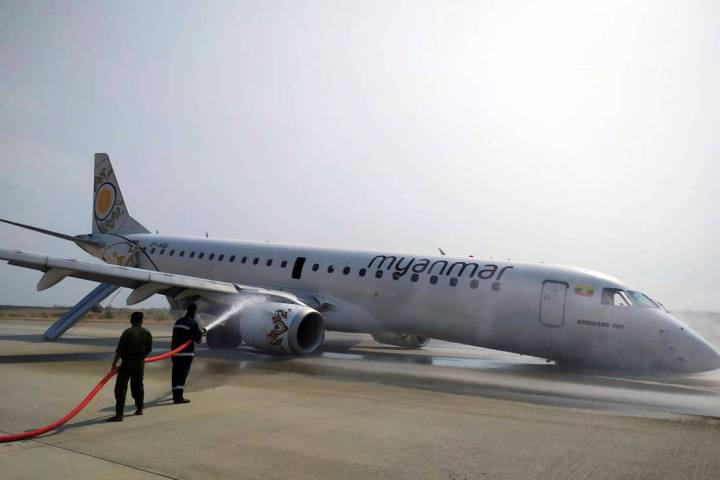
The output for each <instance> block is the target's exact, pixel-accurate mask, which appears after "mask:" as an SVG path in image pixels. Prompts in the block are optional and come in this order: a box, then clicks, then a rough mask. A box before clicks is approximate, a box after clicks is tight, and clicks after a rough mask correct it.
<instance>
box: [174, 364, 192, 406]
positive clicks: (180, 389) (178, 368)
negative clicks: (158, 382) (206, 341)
mask: <svg viewBox="0 0 720 480" xmlns="http://www.w3.org/2000/svg"><path fill="white" fill-rule="evenodd" d="M192 361H193V357H178V356H175V357H172V392H173V399H174V400H177V399H180V398H183V393H184V392H185V380H186V379H187V376H188V374H189V373H190V365H192Z"/></svg>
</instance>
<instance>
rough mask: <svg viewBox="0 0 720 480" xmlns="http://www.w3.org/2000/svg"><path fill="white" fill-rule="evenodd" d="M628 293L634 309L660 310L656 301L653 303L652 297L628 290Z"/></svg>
mask: <svg viewBox="0 0 720 480" xmlns="http://www.w3.org/2000/svg"><path fill="white" fill-rule="evenodd" d="M627 293H628V295H629V296H630V300H631V301H632V304H633V307H642V308H660V307H659V305H658V304H657V303H656V302H655V301H653V300H652V299H651V298H650V297H648V296H647V295H645V294H644V293H640V292H634V291H632V290H628V291H627Z"/></svg>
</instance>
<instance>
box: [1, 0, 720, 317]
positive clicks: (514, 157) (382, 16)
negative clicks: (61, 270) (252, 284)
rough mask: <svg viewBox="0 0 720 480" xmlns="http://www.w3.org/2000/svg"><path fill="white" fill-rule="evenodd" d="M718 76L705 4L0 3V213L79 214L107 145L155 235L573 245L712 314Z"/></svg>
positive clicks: (76, 221) (44, 300) (526, 252)
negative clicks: (97, 158)
mask: <svg viewBox="0 0 720 480" xmlns="http://www.w3.org/2000/svg"><path fill="white" fill-rule="evenodd" d="M718 86H720V2H718V1H717V0H710V1H705V2H702V1H685V2H677V1H667V2H661V1H657V0H647V1H626V0H623V1H607V0H602V1H597V2H578V1H564V2H552V1H545V2H535V1H528V2H522V1H512V2H508V1H481V0H478V1H471V2H440V1H436V2H420V1H407V2H401V1H395V2H393V1H378V2H371V1H355V2H344V1H309V2H303V1H284V2H283V1H255V2H240V1H232V2H213V1H203V2H199V1H198V2H177V1H172V2H161V1H153V2H144V1H143V2H137V3H132V2H126V1H123V2H112V3H111V2H72V1H65V2H48V3H45V2H29V1H19V2H7V1H4V0H0V162H2V163H1V165H0V166H2V173H1V174H0V217H2V218H11V219H15V220H17V221H20V222H26V223H31V224H35V225H40V226H44V227H46V228H49V229H54V230H59V231H63V232H66V233H71V234H78V233H87V232H89V231H90V229H91V224H90V221H91V211H92V169H93V153H94V152H97V151H105V152H107V153H109V154H110V157H111V159H112V160H113V163H114V166H115V171H116V173H117V175H118V178H119V180H120V183H121V186H122V189H123V193H124V196H125V200H126V201H127V203H128V205H129V207H130V211H131V213H132V215H133V216H134V217H135V218H137V219H138V220H139V221H140V222H142V223H143V224H144V225H146V226H147V227H148V228H150V229H152V230H156V229H159V230H160V232H161V233H177V234H190V235H203V234H204V232H205V231H208V232H209V233H210V235H211V236H217V237H231V238H238V239H245V240H272V241H277V242H283V243H301V244H315V245H325V246H336V247H354V248H365V249H380V250H391V251H400V252H403V251H405V252H414V253H415V252H417V253H420V252H424V253H426V254H433V253H435V252H436V251H437V250H436V248H437V247H438V246H441V247H443V248H444V249H445V250H446V251H447V252H448V253H449V254H456V255H467V254H474V255H476V256H479V257H490V256H492V257H494V258H503V259H504V258H511V259H513V260H543V261H546V262H555V263H565V264H573V265H580V266H584V267H588V268H592V269H596V270H600V271H603V272H606V273H609V274H611V275H614V276H617V277H620V278H621V279H623V280H625V281H626V282H628V283H629V284H630V285H632V286H633V287H635V288H638V289H641V290H643V291H646V292H647V293H648V294H649V295H651V296H654V297H657V298H658V299H659V300H661V301H663V302H664V303H665V304H666V305H667V306H668V307H670V308H676V309H680V308H692V309H714V310H720V294H719V293H718V289H719V288H720V269H719V268H718V258H719V257H720V218H719V216H718V203H719V202H718V201H719V200H720V166H719V164H718V160H719V159H720V135H719V132H720V88H718ZM0 248H22V249H25V250H31V251H39V252H44V253H49V254H55V255H64V256H74V257H77V258H89V257H88V256H87V255H86V254H85V253H83V252H82V251H81V250H79V249H78V248H77V247H75V246H74V245H72V244H69V243H66V242H63V241H59V240H53V239H49V238H44V237H42V236H40V235H38V234H34V233H31V232H26V231H22V230H18V229H15V228H11V227H9V226H5V225H2V226H0ZM39 277H40V274H39V273H38V272H34V271H24V270H22V269H18V268H15V267H9V266H7V265H5V264H4V263H3V264H2V265H0V304H5V303H20V304H37V305H52V304H72V303H75V301H76V300H78V299H79V298H80V297H81V296H82V295H84V294H85V293H87V292H88V291H89V290H90V289H91V288H92V287H93V286H94V284H91V283H89V282H84V281H79V280H73V279H70V280H66V281H64V282H63V283H61V284H60V285H59V286H57V287H54V288H53V289H50V290H48V291H46V292H42V293H37V292H36V291H35V284H36V283H37V280H38V279H39ZM114 303H115V304H117V305H121V304H124V300H123V301H121V300H120V297H119V298H118V299H117V300H116V301H115V302H114ZM152 303H153V304H156V305H161V304H163V302H161V301H159V300H154V301H152Z"/></svg>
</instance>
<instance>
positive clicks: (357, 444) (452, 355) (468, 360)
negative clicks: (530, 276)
mask: <svg viewBox="0 0 720 480" xmlns="http://www.w3.org/2000/svg"><path fill="white" fill-rule="evenodd" d="M46 327H47V323H45V322H39V321H0V380H1V383H0V388H1V389H2V394H1V395H0V431H2V432H4V433H10V432H17V431H22V430H25V429H30V428H32V427H36V426H40V425H44V424H46V423H50V422H51V421H53V420H55V419H57V418H59V417H60V416H61V415H64V414H65V413H66V412H67V411H68V410H70V408H72V407H73V406H74V405H75V404H76V403H77V402H78V401H80V400H81V399H82V398H83V397H84V396H85V394H86V393H87V392H88V391H89V390H90V389H91V388H92V387H93V386H94V385H95V383H96V382H97V381H98V380H99V378H100V377H101V376H102V375H104V374H105V373H106V372H107V370H108V369H109V366H110V362H111V360H112V357H113V350H114V346H115V343H116V340H117V337H118V335H119V333H120V332H121V331H122V329H123V328H124V327H125V325H123V324H117V323H114V324H104V323H84V324H82V325H81V326H80V327H78V328H75V329H74V330H73V331H71V332H70V333H69V334H67V335H66V336H65V337H64V338H63V339H61V340H60V341H58V342H54V343H45V342H43V341H42V340H41V335H42V332H43V331H44V330H45V328H46ZM148 327H149V328H150V329H151V330H152V331H153V333H154V335H155V338H156V349H157V351H164V350H167V348H168V346H169V334H170V327H169V325H162V326H160V325H148ZM698 329H699V330H701V333H703V334H706V335H708V333H707V332H703V331H702V329H701V328H698ZM711 333H713V332H711ZM709 339H710V340H711V341H713V340H717V338H716V337H713V335H712V334H711V335H709ZM169 379H170V368H169V362H167V361H166V362H162V363H158V364H153V365H150V366H148V367H147V369H146V373H145V388H146V402H147V409H146V414H145V415H144V416H143V417H133V416H129V417H126V419H125V421H124V422H123V423H117V424H106V423H104V419H105V418H107V417H108V416H110V415H111V414H112V413H113V410H114V400H113V394H112V385H108V386H107V387H106V388H105V389H104V390H103V391H102V392H101V393H100V394H99V395H98V397H96V399H95V400H94V401H93V402H92V403H91V404H90V405H89V406H88V408H87V409H86V410H85V411H83V412H81V413H80V414H79V415H78V416H77V417H76V418H75V419H73V420H72V421H71V422H70V423H69V424H67V425H66V426H64V427H62V428H61V429H60V430H59V431H57V432H55V433H52V434H47V435H45V436H43V437H40V438H38V439H37V440H32V441H26V442H19V443H14V444H3V445H0V477H2V478H3V479H16V478H17V479H25V478H28V479H29V478H49V477H59V478H62V477H65V476H67V477H69V478H114V477H120V476H122V477H123V478H124V479H132V478H147V479H151V478H247V479H275V478H277V479H289V478H293V479H295V478H313V479H315V478H333V479H336V478H358V479H360V478H362V479H365V478H383V479H385V478H393V479H394V478H398V479H405V478H407V479H418V478H428V479H448V480H450V479H458V480H459V479H475V478H480V479H495V478H497V479H526V478H537V479H580V478H588V479H619V478H628V479H629V478H632V479H657V478H668V479H681V478H691V479H717V478H718V477H719V476H720V441H719V440H720V421H719V418H720V371H718V372H710V373H705V374H699V375H690V376H675V377H650V376H617V375H610V374H608V373H603V372H584V373H580V372H572V371H564V370H562V369H560V368H559V367H557V366H555V365H547V364H545V363H544V361H542V360H540V359H536V358H532V357H523V356H520V355H515V354H507V353H502V352H496V351H491V350H486V349H481V348H473V347H465V346H461V345H456V344H450V343H445V342H439V341H433V342H431V344H430V345H429V347H428V348H426V349H424V350H413V351H410V350H403V349H400V348H396V347H391V346H383V345H380V344H377V343H375V342H373V341H372V339H371V337H369V336H367V335H350V334H340V333H329V334H328V337H327V340H326V345H325V348H324V352H323V353H322V354H321V355H317V356H311V357H304V358H290V357H275V356H269V355H265V354H261V353H257V352H254V351H253V350H251V349H249V348H246V347H241V348H239V349H237V350H236V351H233V352H226V353H222V354H220V353H216V352H210V351H208V350H206V349H204V348H201V350H200V352H199V353H198V355H197V357H196V361H195V363H194V365H193V369H192V372H191V376H190V380H189V385H188V391H187V396H188V397H189V398H191V399H192V403H191V404H189V405H172V403H171V400H170V398H171V397H170V380H169ZM128 397H129V396H128ZM128 404H129V405H130V406H128V408H127V411H128V413H132V411H133V410H134V408H132V399H131V398H130V397H129V398H128Z"/></svg>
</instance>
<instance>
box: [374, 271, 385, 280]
mask: <svg viewBox="0 0 720 480" xmlns="http://www.w3.org/2000/svg"><path fill="white" fill-rule="evenodd" d="M382 276H383V271H382V270H378V271H377V272H375V278H382Z"/></svg>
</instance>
